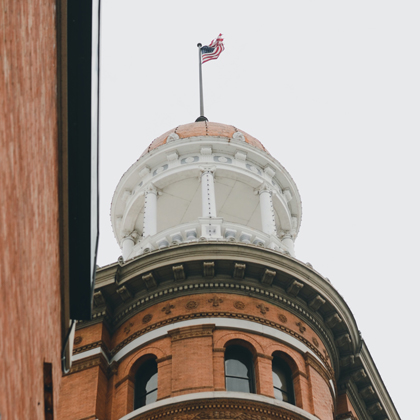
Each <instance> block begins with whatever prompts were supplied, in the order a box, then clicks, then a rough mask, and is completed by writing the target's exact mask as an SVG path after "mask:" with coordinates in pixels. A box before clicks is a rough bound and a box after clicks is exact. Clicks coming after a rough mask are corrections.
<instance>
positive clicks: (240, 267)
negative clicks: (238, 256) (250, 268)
mask: <svg viewBox="0 0 420 420" xmlns="http://www.w3.org/2000/svg"><path fill="white" fill-rule="evenodd" d="M245 268H246V264H240V263H235V268H234V269H233V278H234V279H238V280H242V279H243V278H244V276H245Z"/></svg>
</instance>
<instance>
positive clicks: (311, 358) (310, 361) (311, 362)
mask: <svg viewBox="0 0 420 420" xmlns="http://www.w3.org/2000/svg"><path fill="white" fill-rule="evenodd" d="M304 358H305V363H306V365H308V366H311V367H312V368H314V369H315V370H316V371H317V372H318V373H319V374H320V375H321V376H322V378H323V379H324V381H325V382H326V383H327V384H328V386H329V387H330V388H331V383H330V380H333V377H332V376H331V374H330V372H328V371H327V370H326V369H325V368H324V366H322V365H321V363H319V362H318V360H316V359H315V357H314V356H312V354H311V353H305V355H304ZM332 395H333V396H334V392H333V393H332Z"/></svg>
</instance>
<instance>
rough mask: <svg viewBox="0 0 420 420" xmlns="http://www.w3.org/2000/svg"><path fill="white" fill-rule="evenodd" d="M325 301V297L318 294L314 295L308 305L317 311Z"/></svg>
mask: <svg viewBox="0 0 420 420" xmlns="http://www.w3.org/2000/svg"><path fill="white" fill-rule="evenodd" d="M324 303H325V299H324V298H323V297H322V296H320V295H318V296H316V297H314V298H313V299H312V300H311V301H310V302H309V303H308V306H309V307H310V308H311V309H312V310H314V311H317V310H318V309H319V308H320V307H321V306H322V305H323V304H324Z"/></svg>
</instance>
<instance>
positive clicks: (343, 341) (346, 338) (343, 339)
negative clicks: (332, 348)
mask: <svg viewBox="0 0 420 420" xmlns="http://www.w3.org/2000/svg"><path fill="white" fill-rule="evenodd" d="M350 343H351V338H350V335H349V334H343V335H342V336H340V337H338V338H337V339H336V340H335V344H336V345H337V346H338V347H345V346H347V345H348V344H350Z"/></svg>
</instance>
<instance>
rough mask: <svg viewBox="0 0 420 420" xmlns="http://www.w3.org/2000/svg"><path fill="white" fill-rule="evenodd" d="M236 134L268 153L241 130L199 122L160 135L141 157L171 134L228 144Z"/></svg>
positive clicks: (218, 124) (161, 143)
mask: <svg viewBox="0 0 420 420" xmlns="http://www.w3.org/2000/svg"><path fill="white" fill-rule="evenodd" d="M237 132H240V133H242V134H243V136H244V138H245V142H246V143H248V144H249V145H251V146H253V147H256V148H257V149H260V150H263V151H264V152H266V153H268V151H267V150H266V148H265V147H264V146H263V145H262V144H261V142H260V141H259V140H257V139H256V138H255V137H252V136H250V135H249V134H247V133H245V132H244V131H243V130H239V129H237V128H236V127H234V126H233V125H226V124H220V123H215V122H209V121H200V122H194V123H190V124H184V125H179V126H178V127H176V128H173V129H172V130H169V131H167V132H166V133H165V134H162V135H161V136H159V137H158V138H156V139H155V140H153V141H152V143H150V146H149V147H148V148H147V149H146V150H145V151H144V152H143V154H142V156H144V155H145V154H146V153H149V152H151V151H152V150H154V149H157V148H158V147H160V146H163V145H164V144H166V141H167V139H168V136H169V135H170V134H172V133H175V134H177V135H178V136H179V138H180V139H185V138H189V137H198V136H212V137H221V138H225V139H226V140H227V141H228V142H230V140H231V139H232V137H233V135H234V134H235V133H237Z"/></svg>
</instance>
